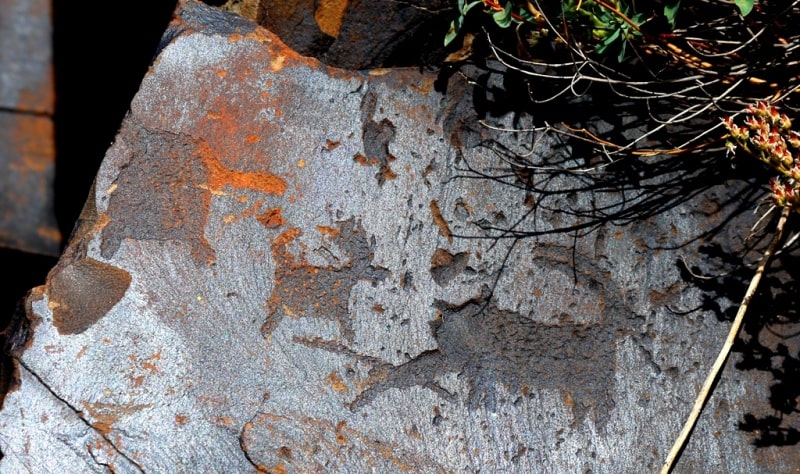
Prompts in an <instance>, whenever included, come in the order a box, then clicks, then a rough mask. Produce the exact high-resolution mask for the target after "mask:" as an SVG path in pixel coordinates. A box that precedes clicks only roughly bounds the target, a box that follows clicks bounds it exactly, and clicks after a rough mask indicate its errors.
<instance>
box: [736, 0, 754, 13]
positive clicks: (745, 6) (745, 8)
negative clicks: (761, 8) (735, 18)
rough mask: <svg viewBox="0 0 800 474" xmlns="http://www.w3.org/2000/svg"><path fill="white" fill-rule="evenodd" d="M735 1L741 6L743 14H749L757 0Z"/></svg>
mask: <svg viewBox="0 0 800 474" xmlns="http://www.w3.org/2000/svg"><path fill="white" fill-rule="evenodd" d="M734 3H735V4H736V6H737V7H739V12H741V14H742V16H747V15H748V14H749V13H750V12H751V11H753V5H754V4H755V0H734Z"/></svg>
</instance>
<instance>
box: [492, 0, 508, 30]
mask: <svg viewBox="0 0 800 474" xmlns="http://www.w3.org/2000/svg"><path fill="white" fill-rule="evenodd" d="M492 17H493V18H494V22H495V23H497V26H499V27H500V28H508V27H509V26H510V25H511V2H508V3H506V6H505V8H504V9H503V10H502V11H498V12H494V13H492Z"/></svg>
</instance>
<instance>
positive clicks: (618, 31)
mask: <svg viewBox="0 0 800 474" xmlns="http://www.w3.org/2000/svg"><path fill="white" fill-rule="evenodd" d="M620 34H622V28H617V29H616V30H614V32H613V33H611V34H610V35H609V36H607V37H606V38H605V39H604V40H603V42H602V43H600V44H598V45H597V46H596V47H595V48H594V51H595V52H596V53H599V54H602V53H603V52H604V51H605V50H606V49H608V47H609V46H611V43H613V42H614V40H616V39H617V38H619V35H620Z"/></svg>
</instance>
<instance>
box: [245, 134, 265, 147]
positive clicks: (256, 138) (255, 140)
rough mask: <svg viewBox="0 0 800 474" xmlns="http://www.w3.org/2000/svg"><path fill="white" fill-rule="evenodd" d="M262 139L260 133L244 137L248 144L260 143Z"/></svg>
mask: <svg viewBox="0 0 800 474" xmlns="http://www.w3.org/2000/svg"><path fill="white" fill-rule="evenodd" d="M260 141H261V137H259V136H258V135H250V136H249V137H247V138H245V139H244V142H245V143H247V144H248V145H252V144H253V143H258V142H260Z"/></svg>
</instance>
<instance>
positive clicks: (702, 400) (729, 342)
mask: <svg viewBox="0 0 800 474" xmlns="http://www.w3.org/2000/svg"><path fill="white" fill-rule="evenodd" d="M791 210H792V208H791V207H784V208H783V212H781V217H780V219H779V220H778V225H777V227H776V228H775V235H774V236H773V237H772V242H770V244H769V247H768V248H767V250H766V251H765V252H764V257H763V258H762V260H761V264H760V265H759V266H758V269H756V273H755V275H753V279H752V280H750V286H749V287H748V288H747V292H746V293H745V295H744V298H743V299H742V304H741V305H740V306H739V311H738V312H737V313H736V318H735V319H734V320H733V325H732V326H731V329H730V331H729V332H728V338H727V339H726V340H725V345H723V346H722V350H721V351H720V353H719V355H718V356H717V360H716V361H715V362H714V365H713V366H712V367H711V371H710V372H709V373H708V376H707V377H706V381H705V383H703V388H702V389H701V390H700V393H699V394H698V395H697V399H696V400H695V401H694V407H692V411H691V413H690V414H689V418H687V419H686V423H685V424H684V425H683V429H682V430H681V433H680V434H679V435H678V439H676V440H675V444H674V445H673V446H672V449H671V450H670V452H669V455H667V459H666V461H664V466H663V467H662V468H661V474H668V473H669V472H672V468H673V467H674V464H675V461H676V460H677V458H678V454H680V452H681V450H683V447H684V446H685V445H686V442H687V440H688V438H689V435H690V434H691V433H692V430H693V429H694V426H695V424H696V423H697V419H698V417H699V416H700V412H701V411H702V410H703V406H705V404H706V402H707V401H708V397H709V396H710V392H711V386H712V385H713V384H714V381H715V380H716V379H717V377H718V376H719V373H720V371H721V370H722V367H723V366H724V365H725V361H726V360H727V358H728V355H729V354H730V352H731V348H732V347H733V343H734V341H735V340H736V336H737V335H738V334H739V329H740V328H741V326H742V321H744V315H745V313H746V312H747V307H748V305H749V304H750V300H751V299H752V298H753V295H754V294H755V292H756V289H757V288H758V284H759V282H760V281H761V276H762V275H763V274H764V270H765V269H766V268H767V265H768V264H769V260H770V258H771V257H772V256H773V255H774V254H775V251H776V250H777V248H778V244H779V243H780V240H781V236H782V235H783V228H784V226H785V225H786V220H787V219H788V217H789V213H790V212H791Z"/></svg>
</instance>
